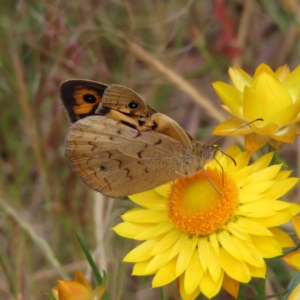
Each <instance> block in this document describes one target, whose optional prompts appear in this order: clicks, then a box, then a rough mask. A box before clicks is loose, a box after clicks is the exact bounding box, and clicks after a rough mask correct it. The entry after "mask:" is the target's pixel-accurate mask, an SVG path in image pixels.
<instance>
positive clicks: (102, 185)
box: [60, 80, 217, 197]
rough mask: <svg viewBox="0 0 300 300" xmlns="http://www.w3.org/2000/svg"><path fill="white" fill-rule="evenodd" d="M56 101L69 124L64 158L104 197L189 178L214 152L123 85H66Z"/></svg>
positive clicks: (75, 82)
mask: <svg viewBox="0 0 300 300" xmlns="http://www.w3.org/2000/svg"><path fill="white" fill-rule="evenodd" d="M60 97H61V100H62V103H63V104H64V106H65V108H66V111H67V114H68V117H69V120H70V121H71V122H72V123H73V124H72V126H71V128H70V132H69V134H68V136H67V138H66V156H67V157H68V158H69V159H70V161H71V164H72V167H73V169H74V170H75V172H76V173H77V174H78V175H79V176H80V177H81V179H82V180H83V181H84V182H85V183H86V184H88V185H89V186H90V187H92V188H93V189H95V190H96V191H99V192H101V193H103V194H106V195H108V196H111V197H123V196H126V195H131V194H135V193H139V192H143V191H146V190H149V189H152V188H154V187H157V186H159V185H162V184H164V183H167V182H173V181H174V180H176V179H178V178H181V177H187V176H192V175H194V174H196V173H197V172H199V171H200V170H201V169H202V168H203V167H204V165H205V164H206V162H208V161H209V160H211V159H212V158H213V157H214V155H215V152H216V150H217V148H215V147H213V146H210V145H205V144H203V143H201V142H199V141H196V140H194V139H193V138H192V137H191V136H190V135H189V134H188V133H187V132H185V131H184V130H183V129H182V127H180V125H179V124H178V123H176V122H175V121H174V120H172V119H171V118H169V117H167V116H166V115H164V114H161V113H158V112H157V111H155V110H154V109H152V108H151V107H150V106H148V105H146V103H145V102H144V101H143V99H142V98H141V97H140V96H139V95H138V94H137V93H135V92H134V91H132V90H131V89H129V88H126V87H124V86H120V85H111V86H107V85H105V84H102V83H97V82H94V81H85V80H68V81H66V82H63V83H62V84H61V86H60Z"/></svg>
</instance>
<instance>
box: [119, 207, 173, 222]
mask: <svg viewBox="0 0 300 300" xmlns="http://www.w3.org/2000/svg"><path fill="white" fill-rule="evenodd" d="M122 219H123V220H124V221H128V222H133V223H159V222H165V221H168V220H169V216H168V214H167V212H166V211H165V210H163V211H157V210H151V209H143V208H134V209H131V210H130V211H128V212H126V213H125V214H124V215H123V216H122Z"/></svg>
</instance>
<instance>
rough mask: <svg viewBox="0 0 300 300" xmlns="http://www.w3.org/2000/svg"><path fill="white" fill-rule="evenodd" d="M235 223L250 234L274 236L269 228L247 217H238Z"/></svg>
mask: <svg viewBox="0 0 300 300" xmlns="http://www.w3.org/2000/svg"><path fill="white" fill-rule="evenodd" d="M235 223H236V225H237V227H239V228H241V229H243V230H245V231H246V232H248V233H250V234H254V235H261V236H272V232H271V231H270V230H269V229H267V228H266V227H264V226H262V225H260V224H259V223H257V222H254V221H251V220H249V219H247V218H238V219H237V220H236V222H235Z"/></svg>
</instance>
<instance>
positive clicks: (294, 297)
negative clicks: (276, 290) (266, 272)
mask: <svg viewBox="0 0 300 300" xmlns="http://www.w3.org/2000/svg"><path fill="white" fill-rule="evenodd" d="M299 299H300V283H298V284H297V286H296V287H295V288H294V289H293V291H292V292H291V293H290V295H289V296H288V298H287V300H299Z"/></svg>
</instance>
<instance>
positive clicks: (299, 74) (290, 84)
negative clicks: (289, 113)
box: [282, 66, 300, 99]
mask: <svg viewBox="0 0 300 300" xmlns="http://www.w3.org/2000/svg"><path fill="white" fill-rule="evenodd" d="M299 78H300V66H298V67H297V68H296V69H295V70H294V71H293V72H291V73H290V74H289V75H288V76H287V77H286V78H285V80H284V81H283V82H282V85H283V86H284V87H285V88H286V89H287V90H288V91H289V93H290V95H291V96H292V98H293V99H296V98H297V97H298V96H299V89H300V87H299Z"/></svg>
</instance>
